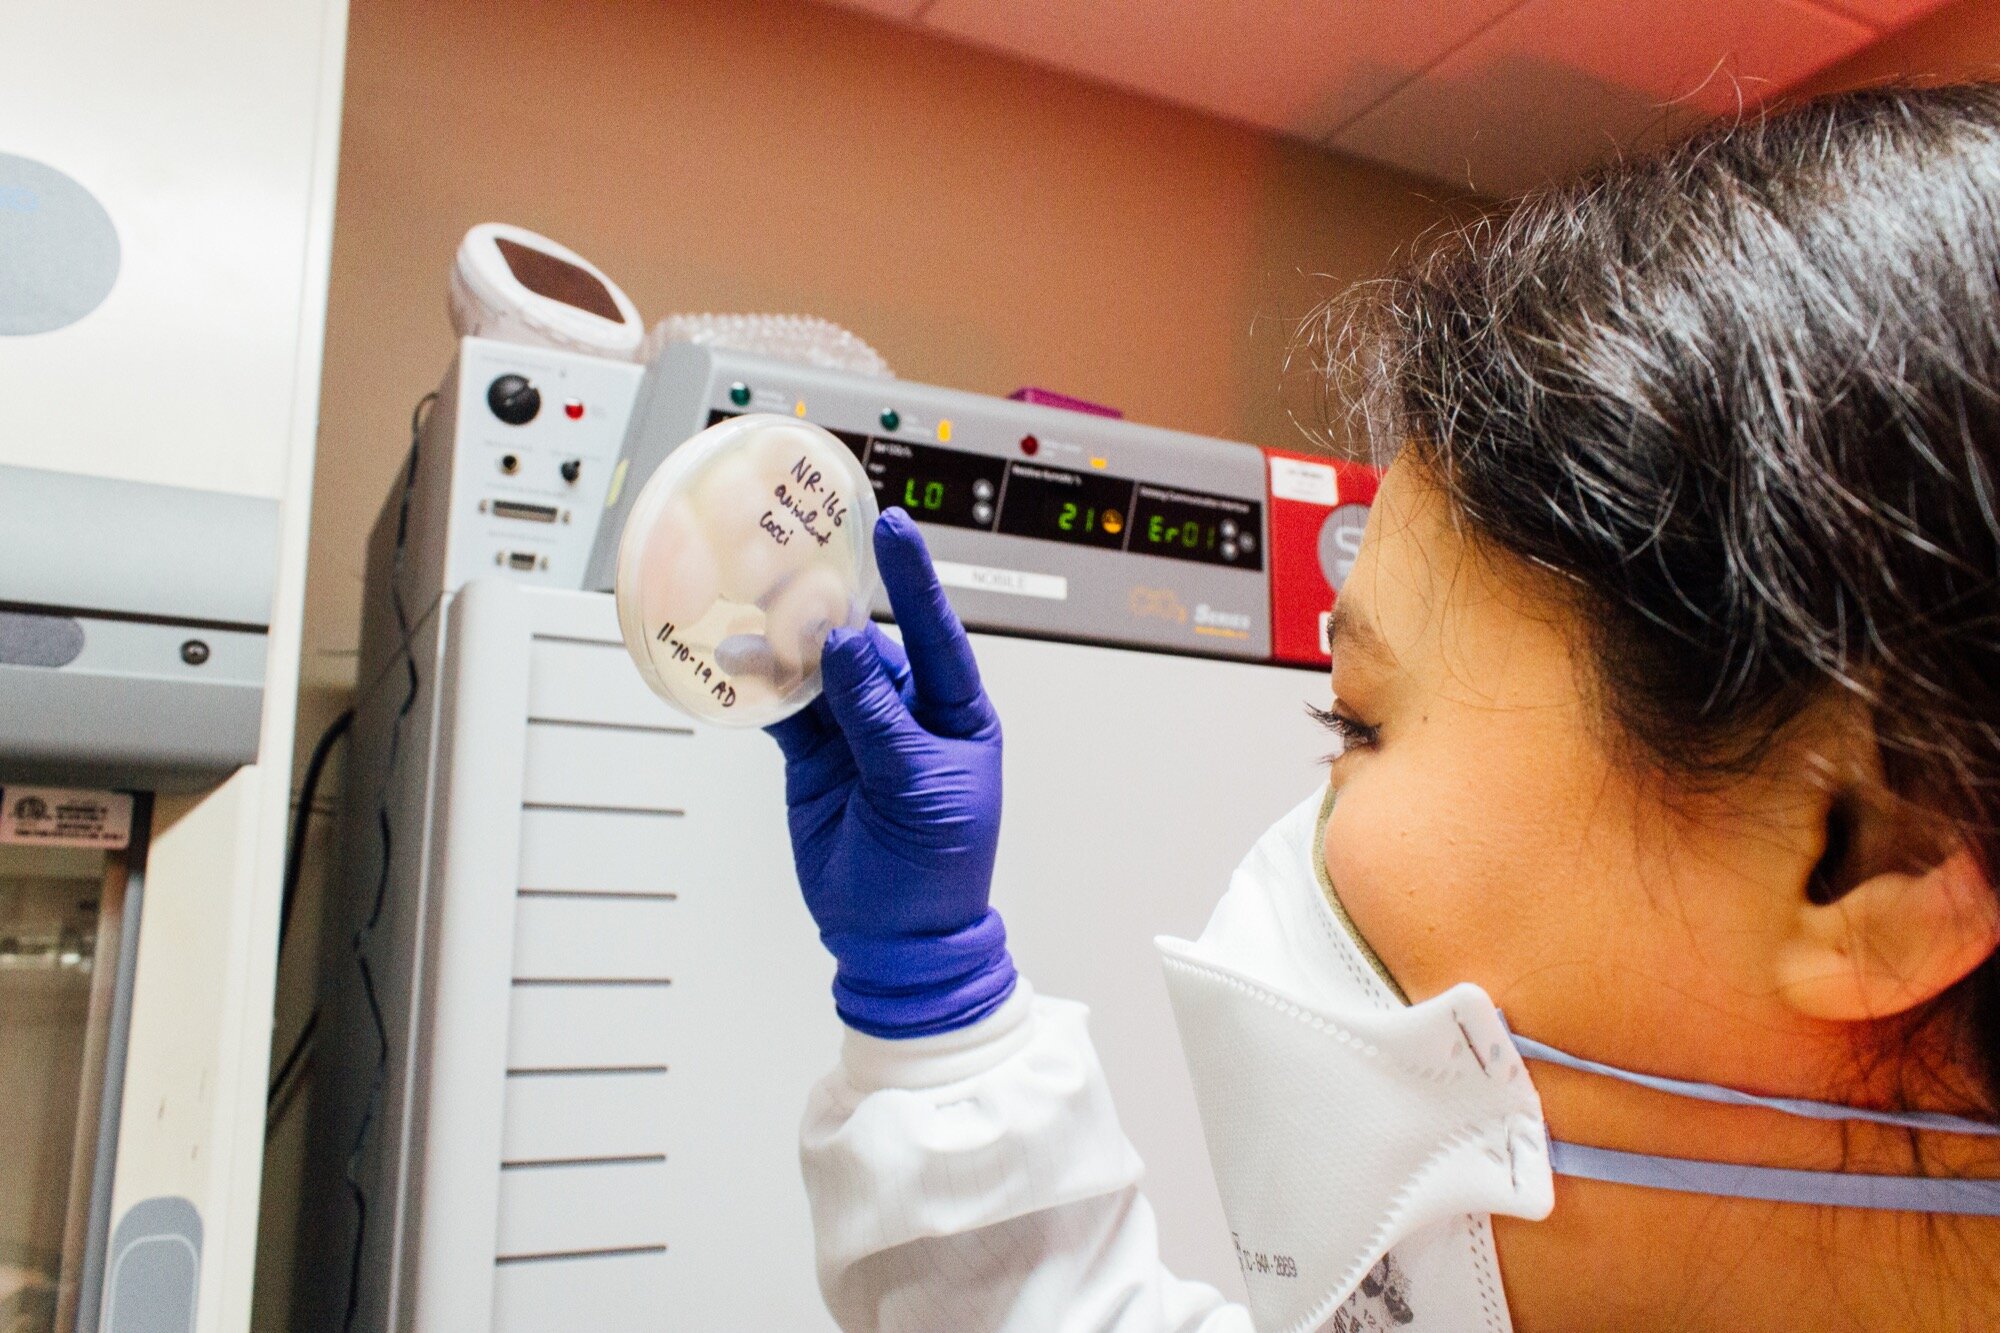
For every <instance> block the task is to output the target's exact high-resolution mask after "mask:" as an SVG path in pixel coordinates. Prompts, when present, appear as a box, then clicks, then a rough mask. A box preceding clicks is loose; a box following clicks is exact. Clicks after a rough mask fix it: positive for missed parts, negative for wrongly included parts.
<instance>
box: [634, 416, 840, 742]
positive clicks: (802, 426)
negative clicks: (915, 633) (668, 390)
mask: <svg viewBox="0 0 2000 1333" xmlns="http://www.w3.org/2000/svg"><path fill="white" fill-rule="evenodd" d="M876 513H877V510H876V504H875V488H874V486H873V485H872V484H871V483H870V482H869V479H868V475H867V473H866V472H864V471H863V470H862V467H861V462H860V460H859V459H857V458H855V456H854V455H853V453H852V452H850V451H849V450H848V448H847V447H846V446H845V445H843V444H842V443H841V442H840V441H839V440H837V439H835V438H834V437H833V436H832V435H831V434H829V433H828V432H826V431H825V430H822V429H821V428H820V427H818V426H815V425H813V424H812V423H811V422H807V421H800V420H797V419H795V418H792V417H782V416H777V415H774V414H770V413H753V414H750V415H747V416H739V417H731V418H729V419H728V420H726V421H720V422H717V423H716V424H715V425H713V426H710V427H709V428H708V429H707V430H705V431H703V432H701V433H700V434H699V435H696V436H695V437H694V438H693V439H691V440H689V441H688V442H687V443H685V444H683V445H681V446H680V447H679V448H678V449H675V450H674V451H673V452H672V453H670V454H668V455H667V459H666V461H665V462H664V463H662V464H661V465H660V467H659V469H658V470H657V471H655V472H654V473H653V475H652V477H651V478H649V479H648V480H647V482H646V484H645V486H644V488H643V489H642V490H641V491H640V492H639V495H638V498H637V499H636V500H635V501H634V502H633V504H632V509H631V513H630V515H629V517H628V518H627V519H626V521H625V531H624V532H623V533H622V534H621V535H620V538H619V545H618V582H617V602H618V627H619V629H620V631H621V632H622V633H623V635H624V637H625V647H626V649H627V651H629V652H630V653H631V655H632V660H633V662H635V663H636V664H637V665H638V668H639V674H640V675H641V676H643V677H644V678H645V680H646V683H647V684H648V685H649V686H651V687H652V689H653V691H654V692H655V693H657V694H659V695H660V697H662V698H663V699H665V700H666V701H667V702H668V703H670V704H672V705H674V706H675V707H676V708H678V709H680V710H681V711H682V712H684V713H686V714H688V715H689V716H691V717H694V718H697V719H699V720H702V721H706V722H716V723H720V724H722V725H724V726H739V727H761V726H768V725H769V724H771V723H773V722H776V721H779V720H780V719H782V718H786V717H789V716H791V715H792V714H793V713H796V712H797V711H798V710H799V709H801V708H804V707H805V706H806V705H807V704H809V703H811V702H812V701H813V700H814V699H815V698H817V697H818V695H819V692H820V674H819V658H820V650H821V648H822V647H823V646H824V644H825V642H826V636H827V634H828V633H829V632H830V631H831V630H833V629H834V628H835V627H837V626H846V627H848V628H852V629H858V628H860V627H861V626H862V625H864V624H866V623H867V620H868V608H869V603H870V601H871V600H872V598H873V597H874V593H875V554H874V547H873V544H872V543H873V538H874V531H875V518H876Z"/></svg>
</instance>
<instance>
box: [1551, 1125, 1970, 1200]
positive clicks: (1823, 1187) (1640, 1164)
mask: <svg viewBox="0 0 2000 1333" xmlns="http://www.w3.org/2000/svg"><path fill="white" fill-rule="evenodd" d="M1549 1166H1550V1167H1551V1168H1552V1169H1553V1170H1554V1171H1555V1172H1556V1174H1557V1175H1562V1176H1574V1177H1577V1178H1578V1179H1581V1180H1606V1181H1610V1182H1611V1183H1613V1184H1617V1185H1639V1186H1643V1187H1645V1188H1647V1189H1656V1190H1678V1191H1680V1192H1682V1193H1686V1194H1709V1195H1720V1196H1722V1197H1725V1198H1732V1199H1762V1200H1765V1201H1767V1202H1770V1203H1817V1204H1829V1205H1832V1206H1833V1207H1836V1208H1881V1209H1889V1210H1893V1211H1897V1212H1908V1213H1952V1214H1957V1215H1959V1216H1970V1217H2000V1180H1947V1179H1943V1178H1940V1177H1935V1176H1866V1175H1858V1174H1854V1173H1851V1172H1845V1171H1793V1170H1789V1169H1786V1168H1784V1167H1775V1166H1738V1165H1735V1164H1734V1163H1731V1162H1703V1161H1694V1160H1690V1159H1688V1158H1685V1157H1654V1156H1652V1155H1650V1154H1648V1153H1636V1152H1620V1151H1618V1150H1617V1149H1615V1148H1591V1147H1587V1146H1585V1145H1583V1144H1581V1143H1561V1142H1558V1141H1556V1140H1553V1139H1551V1140H1550V1141H1549Z"/></svg>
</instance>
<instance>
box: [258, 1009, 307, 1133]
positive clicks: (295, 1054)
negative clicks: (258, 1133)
mask: <svg viewBox="0 0 2000 1333" xmlns="http://www.w3.org/2000/svg"><path fill="white" fill-rule="evenodd" d="M317 1031H319V1009H318V1008H317V1007H315V1008H314V1009H313V1011H312V1013H311V1014H309V1015H308V1016H307V1018H306V1025H305V1026H304V1027H303V1028H300V1029H299V1039H298V1040H297V1041H295V1042H293V1043H292V1049H291V1050H290V1051H288V1052H286V1054H285V1058H284V1060H283V1061H282V1062H281V1063H280V1064H279V1065H278V1072H277V1073H275V1074H273V1075H271V1086H270V1088H269V1089H268V1090H267V1091H266V1092H265V1093H264V1136H265V1137H266V1138H269V1137H270V1135H271V1131H272V1130H273V1129H275V1128H276V1125H275V1124H273V1123H272V1121H271V1113H272V1112H273V1111H275V1110H277V1109H278V1098H279V1097H281V1096H283V1095H284V1092H285V1083H286V1082H287V1080H289V1079H290V1078H291V1076H292V1070H293V1069H294V1068H296V1067H297V1066H298V1063H299V1061H300V1060H301V1059H302V1058H304V1056H305V1053H306V1047H307V1046H308V1045H310V1044H311V1042H312V1039H313V1033H315V1032H317Z"/></svg>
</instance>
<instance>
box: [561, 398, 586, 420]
mask: <svg viewBox="0 0 2000 1333" xmlns="http://www.w3.org/2000/svg"><path fill="white" fill-rule="evenodd" d="M563 415H564V416H566V417H568V418H569V419H570V420H571V421H581V420H583V404H582V403H579V402H578V401H577V400H576V399H574V398H572V399H570V400H569V401H568V402H566V403H564V404H563Z"/></svg>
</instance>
